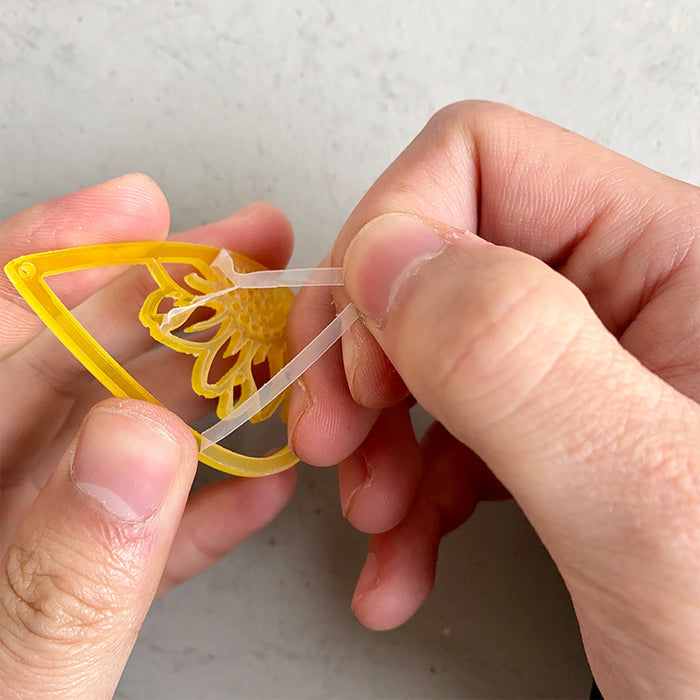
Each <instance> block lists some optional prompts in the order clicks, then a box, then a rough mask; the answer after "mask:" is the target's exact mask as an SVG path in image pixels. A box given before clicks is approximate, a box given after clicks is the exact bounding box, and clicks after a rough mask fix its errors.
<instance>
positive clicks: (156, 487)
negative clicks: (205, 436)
mask: <svg viewBox="0 0 700 700" xmlns="http://www.w3.org/2000/svg"><path fill="white" fill-rule="evenodd" d="M181 459H182V450H181V449H180V446H179V445H178V443H177V442H176V441H175V440H174V439H173V438H172V437H170V436H169V435H168V434H167V433H166V432H165V430H163V428H161V426H160V425H158V424H157V423H154V422H152V421H151V420H149V419H148V418H146V417H145V416H137V415H134V414H132V413H126V412H122V411H119V410H114V409H105V408H101V409H97V410H95V411H93V412H92V413H90V414H89V415H88V417H87V419H86V422H85V423H84V425H83V428H82V429H81V431H80V433H79V435H78V443H77V445H76V448H75V454H74V457H73V463H72V465H71V475H72V477H73V480H74V481H75V483H76V484H77V486H78V488H80V490H81V491H83V492H84V493H86V494H88V495H89V496H92V497H93V498H94V499H96V500H97V501H99V502H100V503H101V504H102V505H103V506H104V507H105V508H106V509H107V510H108V511H111V512H112V513H114V515H116V516H118V517H119V518H122V519H124V520H128V521H131V522H139V521H142V520H145V519H146V518H148V517H149V516H151V515H152V514H153V513H154V511H155V510H156V508H158V506H159V505H160V503H161V502H162V501H163V499H164V498H165V495H166V493H167V492H168V489H169V488H170V484H171V483H172V481H173V479H174V477H175V474H176V473H177V471H178V468H179V466H180V462H181Z"/></svg>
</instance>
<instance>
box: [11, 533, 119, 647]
mask: <svg viewBox="0 0 700 700" xmlns="http://www.w3.org/2000/svg"><path fill="white" fill-rule="evenodd" d="M46 540H47V538H46V533H44V536H43V537H33V538H31V540H30V541H29V542H27V543H26V544H24V545H22V544H12V545H10V547H9V548H8V550H7V552H6V555H5V558H4V560H3V564H4V571H3V572H2V574H3V576H4V580H5V581H6V586H4V587H3V588H2V599H1V601H0V604H1V606H2V613H1V614H2V618H4V621H5V625H6V626H7V627H8V631H9V632H10V633H11V634H12V636H13V637H14V639H15V640H17V641H18V642H20V645H21V646H24V647H25V648H26V647H29V648H32V649H36V648H44V649H45V648H46V646H47V645H49V646H53V647H55V648H60V647H62V646H74V645H76V644H81V643H83V644H89V643H90V642H91V641H92V640H95V639H98V638H100V637H101V636H103V635H104V634H105V633H108V632H109V630H110V629H111V626H112V625H113V623H114V620H115V618H116V617H117V616H118V612H119V605H118V603H117V601H118V600H119V598H120V597H119V596H118V595H115V594H114V587H113V584H114V582H115V578H123V576H124V573H123V572H120V571H118V570H115V569H114V568H113V567H108V569H109V570H107V569H105V567H104V566H101V565H100V564H98V563H96V562H93V561H90V560H89V559H87V558H86V557H85V555H84V554H81V553H80V552H78V551H68V550H67V549H65V546H64V545H61V544H59V545H57V544H56V543H51V545H49V546H47V541H46ZM62 549H63V551H61V550H62Z"/></svg>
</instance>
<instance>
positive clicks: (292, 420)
mask: <svg viewBox="0 0 700 700" xmlns="http://www.w3.org/2000/svg"><path fill="white" fill-rule="evenodd" d="M296 385H297V387H299V389H300V391H292V394H291V396H290V398H289V412H288V414H287V420H288V422H287V435H288V443H289V449H290V450H291V452H292V454H293V455H295V456H296V454H297V453H296V448H297V440H298V438H299V435H298V434H297V433H298V431H299V426H300V424H301V422H302V420H303V418H304V416H305V415H306V412H307V411H308V410H309V407H310V405H311V404H310V401H309V392H308V391H307V389H306V384H304V379H303V377H300V378H299V379H297V383H296Z"/></svg>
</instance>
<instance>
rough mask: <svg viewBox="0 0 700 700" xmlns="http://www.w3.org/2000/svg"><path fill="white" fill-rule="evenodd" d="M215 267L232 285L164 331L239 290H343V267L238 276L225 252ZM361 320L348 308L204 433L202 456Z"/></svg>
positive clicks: (180, 314)
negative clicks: (310, 288)
mask: <svg viewBox="0 0 700 700" xmlns="http://www.w3.org/2000/svg"><path fill="white" fill-rule="evenodd" d="M211 267H212V268H215V269H217V270H219V271H220V272H222V273H223V274H224V275H225V276H226V278H227V279H229V280H230V281H231V282H232V284H231V286H230V287H227V288H226V289H220V290H217V291H216V292H213V293H211V294H207V295H204V296H201V297H199V298H198V299H197V301H195V302H193V303H192V304H188V305H187V306H179V307H174V308H172V309H171V310H170V311H168V313H166V314H165V315H164V316H163V320H162V323H161V327H165V326H166V325H170V326H172V324H176V323H177V322H178V321H180V320H182V321H184V320H185V319H187V318H188V317H189V315H190V313H191V312H192V310H193V309H196V308H197V307H199V306H203V305H205V304H207V302H209V301H211V299H214V298H217V297H222V296H225V295H226V294H229V293H230V292H231V291H233V290H236V289H274V288H277V287H333V286H342V284H343V269H342V268H341V267H309V268H292V269H286V270H260V271H256V272H245V273H243V272H238V271H237V270H236V269H235V267H234V264H233V260H232V258H231V256H230V255H229V254H228V253H227V251H225V250H222V251H221V252H220V253H219V254H218V255H217V256H216V258H215V259H214V261H213V262H212V263H211ZM358 318H359V315H358V313H357V310H356V309H355V307H354V306H353V305H352V304H348V305H347V306H346V307H345V308H344V309H343V310H342V311H341V312H340V313H339V314H338V315H337V316H336V317H335V318H334V319H333V320H332V321H331V322H330V323H329V324H328V325H327V326H326V328H324V329H323V330H322V331H321V332H320V333H319V334H318V335H317V336H316V337H315V338H314V339H313V340H312V341H311V342H310V343H309V344H308V345H307V346H306V347H305V348H304V349H303V350H302V351H301V352H299V353H298V354H297V355H296V357H294V358H293V359H292V360H290V361H289V362H288V363H287V364H286V365H285V366H284V367H283V368H282V369H281V370H280V371H279V372H277V374H275V376H274V377H272V378H271V379H270V380H269V381H268V382H267V383H265V384H264V385H263V386H262V387H260V389H258V391H256V392H255V393H254V394H253V395H252V396H250V397H249V398H248V399H246V400H245V401H244V402H243V403H242V404H241V405H240V406H238V407H237V408H235V409H234V410H233V411H232V412H231V413H229V414H228V415H227V416H226V418H224V419H222V420H220V421H218V422H217V423H215V424H214V425H212V426H211V427H210V428H208V429H207V430H204V431H203V432H202V441H201V446H200V453H202V454H204V453H205V452H206V451H207V450H208V449H210V448H211V447H212V446H213V445H214V444H215V443H218V442H219V441H221V440H223V439H224V438H225V437H227V436H228V435H230V434H231V433H233V432H234V431H235V430H237V429H238V428H240V427H241V426H242V425H243V424H244V423H247V422H248V421H249V420H250V419H251V418H253V416H255V415H257V414H258V413H259V412H260V411H261V410H262V409H264V408H265V406H267V405H268V404H269V403H270V402H272V401H274V400H275V399H276V398H277V397H278V396H279V395H280V394H282V393H283V392H284V391H286V390H287V389H288V388H289V387H290V386H291V385H292V384H294V382H296V381H297V380H298V379H299V378H300V377H301V376H302V375H303V374H304V372H306V370H308V369H309V367H311V366H312V365H313V364H314V363H315V362H316V361H317V360H318V359H319V358H320V357H321V356H322V355H323V354H324V353H326V352H327V351H328V350H329V349H330V348H331V347H332V346H333V345H334V344H335V343H336V342H337V341H338V340H339V339H340V337H341V336H342V335H343V333H345V331H347V330H348V328H350V326H352V324H353V323H354V322H355V321H356V320H357V319H358Z"/></svg>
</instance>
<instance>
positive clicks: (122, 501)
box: [0, 399, 197, 698]
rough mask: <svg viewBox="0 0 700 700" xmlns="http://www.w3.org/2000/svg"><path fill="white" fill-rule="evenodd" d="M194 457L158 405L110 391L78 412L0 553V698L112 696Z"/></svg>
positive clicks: (185, 433) (187, 439)
mask: <svg viewBox="0 0 700 700" xmlns="http://www.w3.org/2000/svg"><path fill="white" fill-rule="evenodd" d="M196 464H197V447H196V444H195V441H194V439H193V437H192V434H191V432H190V430H189V429H188V428H187V426H186V425H185V424H184V423H182V422H181V421H180V420H179V419H178V418H177V417H175V416H174V415H173V414H171V413H169V412H168V411H167V410H166V409H164V408H161V407H159V406H154V405H152V404H146V403H142V402H138V401H127V400H116V399H112V400H109V401H105V402H103V403H102V404H99V405H98V406H96V407H95V408H94V409H93V410H92V411H91V412H90V413H89V414H88V416H87V417H86V419H85V421H84V423H83V425H82V427H81V429H80V432H79V433H78V436H77V438H76V440H75V442H74V443H73V444H72V445H71V447H70V448H69V449H68V451H67V452H66V454H65V455H64V456H63V458H62V459H61V462H60V463H59V465H58V467H57V468H56V470H55V472H54V473H53V475H52V476H51V478H50V479H49V481H48V483H47V484H46V486H45V487H44V488H43V490H42V491H41V493H40V494H39V496H38V497H37V499H36V501H35V502H34V504H33V505H32V507H31V508H30V510H29V511H28V513H27V515H26V516H25V518H24V520H23V522H22V523H21V524H20V526H19V528H18V530H17V532H16V533H15V536H14V538H13V540H12V541H11V543H10V545H9V547H8V550H7V552H6V554H5V557H4V559H3V562H2V564H3V565H2V569H0V603H1V604H0V630H1V634H0V695H2V697H28V698H29V697H31V698H43V697H51V698H57V697H58V698H62V697H70V698H108V697H112V695H113V693H114V691H115V688H116V686H117V683H118V681H119V677H120V675H121V673H122V670H123V668H124V665H125V664H126V661H127V659H128V656H129V653H130V651H131V648H132V647H133V645H134V642H135V641H136V636H137V634H138V631H139V628H140V627H141V623H142V621H143V619H144V617H145V615H146V612H147V611H148V608H149V606H150V604H151V602H152V600H153V597H154V595H155V592H156V588H157V586H158V582H159V580H160V576H161V572H162V570H163V566H164V564H165V560H166V557H167V554H168V551H169V549H170V545H171V542H172V539H173V536H174V534H175V531H176V529H177V525H178V522H179V520H180V516H181V513H182V510H183V508H184V505H185V502H186V499H187V494H188V491H189V487H190V485H191V482H192V478H193V476H194V471H195V468H196ZM3 689H4V690H3Z"/></svg>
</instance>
